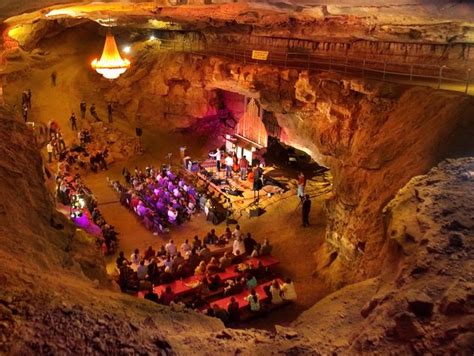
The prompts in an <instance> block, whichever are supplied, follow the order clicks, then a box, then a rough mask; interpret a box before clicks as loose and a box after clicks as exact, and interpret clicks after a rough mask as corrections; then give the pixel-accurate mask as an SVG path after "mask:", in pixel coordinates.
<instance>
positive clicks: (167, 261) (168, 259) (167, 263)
mask: <svg viewBox="0 0 474 356" xmlns="http://www.w3.org/2000/svg"><path fill="white" fill-rule="evenodd" d="M163 265H164V266H165V269H166V268H169V271H170V273H171V271H172V270H173V265H174V262H173V260H172V259H171V257H170V256H168V257H166V259H165V260H164V261H163Z"/></svg>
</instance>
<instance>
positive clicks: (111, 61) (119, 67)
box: [91, 31, 130, 79]
mask: <svg viewBox="0 0 474 356" xmlns="http://www.w3.org/2000/svg"><path fill="white" fill-rule="evenodd" d="M91 65H92V68H94V69H95V70H96V72H97V73H99V74H102V75H103V76H104V77H105V78H107V79H117V78H118V77H119V76H120V75H121V74H123V73H125V71H126V70H127V69H128V68H129V67H130V61H129V60H128V59H126V58H122V57H121V56H120V52H119V50H118V48H117V43H115V37H114V36H113V35H112V33H111V32H110V31H107V36H106V37H105V45H104V50H103V52H102V56H101V57H100V59H99V60H97V58H96V59H94V60H93V61H92V63H91Z"/></svg>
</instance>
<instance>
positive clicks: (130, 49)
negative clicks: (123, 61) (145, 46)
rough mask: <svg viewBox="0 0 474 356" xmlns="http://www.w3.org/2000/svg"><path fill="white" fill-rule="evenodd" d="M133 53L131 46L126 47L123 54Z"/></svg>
mask: <svg viewBox="0 0 474 356" xmlns="http://www.w3.org/2000/svg"><path fill="white" fill-rule="evenodd" d="M131 51H132V48H131V47H130V46H125V47H124V48H123V52H124V53H130V52H131Z"/></svg>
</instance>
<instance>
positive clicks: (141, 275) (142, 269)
mask: <svg viewBox="0 0 474 356" xmlns="http://www.w3.org/2000/svg"><path fill="white" fill-rule="evenodd" d="M147 271H148V268H147V266H145V261H144V260H141V261H140V264H139V265H138V267H137V278H138V279H139V280H140V281H142V280H144V279H145V277H146V274H147Z"/></svg>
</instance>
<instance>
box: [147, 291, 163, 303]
mask: <svg viewBox="0 0 474 356" xmlns="http://www.w3.org/2000/svg"><path fill="white" fill-rule="evenodd" d="M144 298H145V299H147V300H150V301H152V302H155V303H158V302H159V301H160V299H159V298H158V294H156V293H155V292H154V291H153V288H150V289H148V291H147V292H146V293H145V297H144Z"/></svg>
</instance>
